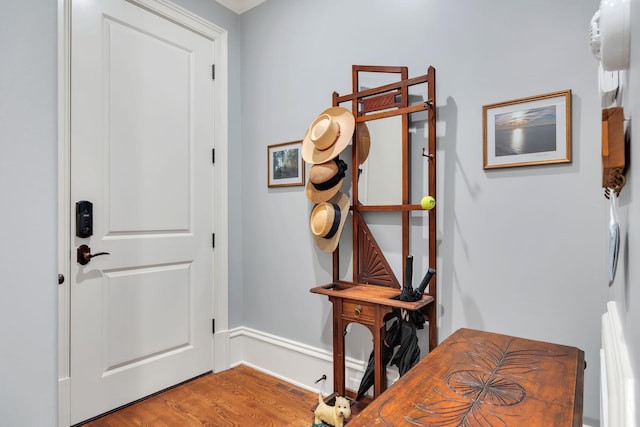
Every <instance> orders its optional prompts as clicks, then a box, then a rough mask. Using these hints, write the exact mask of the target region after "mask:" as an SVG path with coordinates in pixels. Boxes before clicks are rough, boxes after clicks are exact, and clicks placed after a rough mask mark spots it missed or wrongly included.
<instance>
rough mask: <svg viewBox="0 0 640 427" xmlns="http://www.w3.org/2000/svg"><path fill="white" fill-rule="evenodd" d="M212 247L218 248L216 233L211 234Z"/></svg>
mask: <svg viewBox="0 0 640 427" xmlns="http://www.w3.org/2000/svg"><path fill="white" fill-rule="evenodd" d="M211 247H212V248H215V247H216V233H211Z"/></svg>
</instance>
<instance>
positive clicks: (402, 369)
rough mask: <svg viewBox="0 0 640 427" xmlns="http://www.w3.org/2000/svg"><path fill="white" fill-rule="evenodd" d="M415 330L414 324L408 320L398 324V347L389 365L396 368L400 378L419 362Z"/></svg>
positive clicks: (418, 348)
mask: <svg viewBox="0 0 640 427" xmlns="http://www.w3.org/2000/svg"><path fill="white" fill-rule="evenodd" d="M416 328H417V326H416V324H415V323H414V322H412V321H410V320H402V321H401V322H400V347H398V350H396V353H395V355H394V356H393V358H392V359H391V365H395V366H397V367H398V373H399V374H400V376H403V375H404V374H406V373H407V371H409V369H411V368H413V367H414V366H415V364H416V363H418V361H419V360H420V347H418V335H417V334H416Z"/></svg>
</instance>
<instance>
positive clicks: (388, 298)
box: [310, 281, 434, 311]
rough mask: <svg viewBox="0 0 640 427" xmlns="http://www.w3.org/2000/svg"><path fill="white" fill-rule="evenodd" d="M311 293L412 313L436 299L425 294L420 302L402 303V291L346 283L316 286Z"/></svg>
mask: <svg viewBox="0 0 640 427" xmlns="http://www.w3.org/2000/svg"><path fill="white" fill-rule="evenodd" d="M310 292H312V293H314V294H321V295H327V296H329V297H337V298H343V299H347V300H354V301H361V302H368V303H371V304H378V305H383V306H387V307H393V308H404V309H406V310H410V311H416V310H420V309H421V308H423V307H425V306H427V305H428V304H430V303H432V302H433V301H434V298H433V297H432V296H430V295H427V294H423V295H422V299H420V300H419V301H415V302H408V301H400V300H399V299H397V297H398V296H399V295H400V292H401V289H397V288H389V287H385V286H375V285H365V284H359V283H351V282H344V281H339V282H336V283H329V284H326V285H323V286H316V287H315V288H312V289H311V290H310Z"/></svg>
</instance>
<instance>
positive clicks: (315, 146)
mask: <svg viewBox="0 0 640 427" xmlns="http://www.w3.org/2000/svg"><path fill="white" fill-rule="evenodd" d="M355 128H356V118H355V117H354V116H353V114H352V113H351V111H349V110H347V109H346V108H342V107H331V108H328V109H326V110H324V111H323V112H322V114H320V115H319V116H318V117H317V118H316V119H315V120H314V121H313V123H311V126H309V130H308V131H307V134H306V135H305V136H304V139H303V140H302V158H303V159H304V161H305V162H307V163H311V164H314V165H315V164H318V163H324V162H327V161H329V160H331V159H333V158H334V157H337V156H338V155H339V154H340V153H341V152H342V151H343V150H344V149H345V148H347V145H348V144H349V141H350V140H351V137H352V136H353V131H354V130H355Z"/></svg>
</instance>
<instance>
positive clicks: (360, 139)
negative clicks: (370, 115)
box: [356, 122, 371, 165]
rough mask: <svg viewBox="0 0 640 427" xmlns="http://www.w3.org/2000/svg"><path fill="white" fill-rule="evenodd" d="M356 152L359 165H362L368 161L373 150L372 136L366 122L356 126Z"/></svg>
mask: <svg viewBox="0 0 640 427" xmlns="http://www.w3.org/2000/svg"><path fill="white" fill-rule="evenodd" d="M356 150H357V153H358V159H357V161H358V165H361V164H363V163H364V162H365V160H367V157H369V151H370V150H371V134H370V133H369V127H368V126H367V124H366V123H365V122H360V123H358V124H357V125H356Z"/></svg>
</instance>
